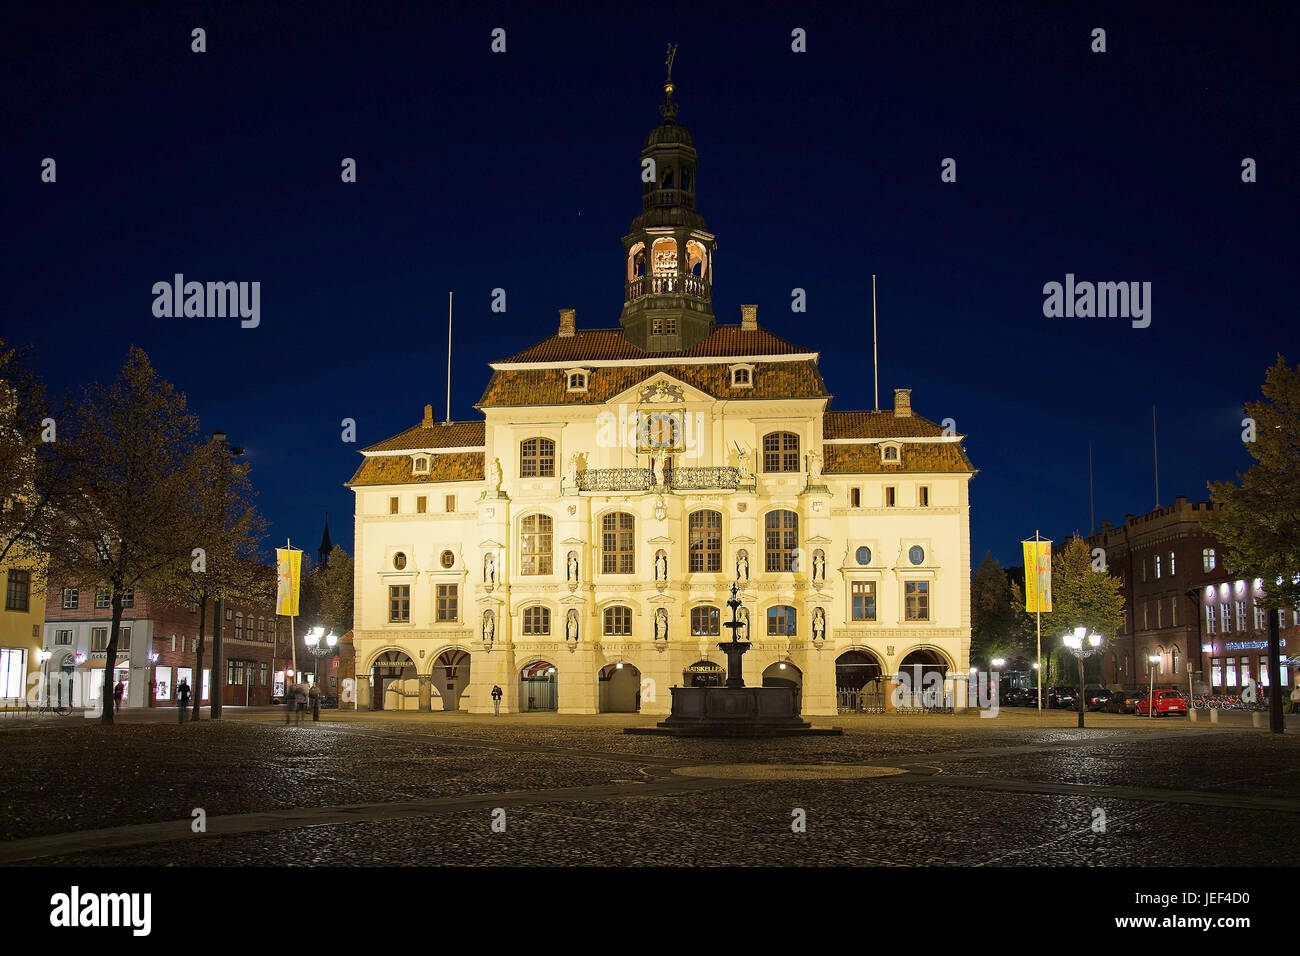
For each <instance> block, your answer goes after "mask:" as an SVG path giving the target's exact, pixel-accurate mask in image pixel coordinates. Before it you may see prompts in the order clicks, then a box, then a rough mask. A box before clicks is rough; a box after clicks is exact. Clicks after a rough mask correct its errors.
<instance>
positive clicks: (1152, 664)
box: [1147, 605, 1226, 717]
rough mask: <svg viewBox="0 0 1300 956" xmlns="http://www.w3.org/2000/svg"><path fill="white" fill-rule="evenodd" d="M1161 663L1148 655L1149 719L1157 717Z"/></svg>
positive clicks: (1156, 657)
mask: <svg viewBox="0 0 1300 956" xmlns="http://www.w3.org/2000/svg"><path fill="white" fill-rule="evenodd" d="M1225 607H1226V605H1225ZM1159 663H1160V655H1159V654H1149V655H1147V664H1148V665H1149V666H1148V667H1147V674H1149V675H1150V678H1151V679H1150V680H1149V681H1147V716H1148V717H1154V716H1155V715H1156V702H1155V696H1156V665H1157V664H1159Z"/></svg>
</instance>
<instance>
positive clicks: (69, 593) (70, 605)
mask: <svg viewBox="0 0 1300 956" xmlns="http://www.w3.org/2000/svg"><path fill="white" fill-rule="evenodd" d="M80 601H81V595H80V594H79V593H78V592H77V589H76V588H64V589H63V608H64V610H69V611H71V610H75V609H76V607H77V605H78V604H79V603H80Z"/></svg>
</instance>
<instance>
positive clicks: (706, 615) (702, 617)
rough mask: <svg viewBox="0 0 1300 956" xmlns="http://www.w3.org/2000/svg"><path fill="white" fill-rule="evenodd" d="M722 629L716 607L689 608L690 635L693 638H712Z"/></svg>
mask: <svg viewBox="0 0 1300 956" xmlns="http://www.w3.org/2000/svg"><path fill="white" fill-rule="evenodd" d="M721 630H722V627H721V624H720V620H719V614H718V609H717V608H716V607H709V606H703V607H693V608H691V634H692V635H693V636H695V637H714V636H716V635H718V634H719V633H721Z"/></svg>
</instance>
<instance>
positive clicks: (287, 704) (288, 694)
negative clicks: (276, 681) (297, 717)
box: [284, 684, 298, 727]
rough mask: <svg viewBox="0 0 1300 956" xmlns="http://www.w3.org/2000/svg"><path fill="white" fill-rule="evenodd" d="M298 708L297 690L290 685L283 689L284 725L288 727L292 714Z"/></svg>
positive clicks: (294, 686)
mask: <svg viewBox="0 0 1300 956" xmlns="http://www.w3.org/2000/svg"><path fill="white" fill-rule="evenodd" d="M297 708H298V688H297V686H296V685H294V684H290V685H288V686H287V687H285V689H284V725H285V726H286V727H287V726H289V722H290V721H291V720H292V719H293V712H294V711H295V710H296V709H297Z"/></svg>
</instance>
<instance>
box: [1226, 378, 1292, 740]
mask: <svg viewBox="0 0 1300 956" xmlns="http://www.w3.org/2000/svg"><path fill="white" fill-rule="evenodd" d="M1262 392H1263V398H1262V399H1261V400H1260V401H1257V402H1249V403H1247V405H1246V415H1247V416H1249V417H1248V418H1247V420H1246V422H1243V425H1244V426H1245V429H1246V430H1245V431H1244V432H1243V436H1242V437H1243V439H1245V440H1246V447H1247V449H1248V450H1249V451H1250V454H1251V457H1253V458H1254V459H1255V464H1253V465H1251V466H1250V468H1249V469H1247V471H1246V473H1245V474H1241V473H1238V475H1237V483H1234V482H1231V481H1215V482H1211V483H1210V486H1209V487H1210V500H1211V501H1213V502H1214V506H1215V507H1214V511H1213V512H1211V514H1210V517H1209V519H1208V520H1207V521H1206V524H1205V526H1206V529H1207V530H1208V531H1209V532H1210V533H1211V534H1213V535H1214V536H1215V537H1216V538H1217V539H1218V540H1219V542H1220V543H1221V544H1222V545H1223V546H1224V552H1225V553H1224V559H1223V567H1224V570H1226V571H1227V572H1228V573H1229V574H1231V575H1234V576H1236V577H1240V578H1243V579H1246V580H1251V579H1254V578H1259V579H1260V580H1261V581H1262V582H1263V584H1264V592H1265V593H1264V606H1265V607H1266V608H1268V609H1269V615H1268V620H1269V625H1268V679H1269V685H1270V687H1271V688H1272V693H1271V695H1270V696H1271V700H1270V708H1269V711H1270V713H1269V727H1270V729H1271V730H1272V731H1273V732H1274V733H1281V732H1282V730H1283V726H1282V697H1281V694H1282V689H1281V687H1280V684H1281V682H1280V681H1279V679H1278V678H1279V676H1280V673H1279V671H1278V661H1279V657H1280V654H1281V647H1280V642H1279V637H1278V621H1277V611H1278V610H1281V609H1291V610H1294V609H1296V608H1300V366H1298V367H1296V368H1294V369H1293V368H1291V366H1290V365H1288V364H1287V361H1286V359H1285V358H1283V357H1282V356H1281V355H1279V356H1278V357H1277V361H1276V362H1275V363H1274V364H1273V366H1272V367H1271V368H1269V370H1268V372H1267V373H1266V375H1265V378H1264V387H1263V389H1262Z"/></svg>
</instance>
